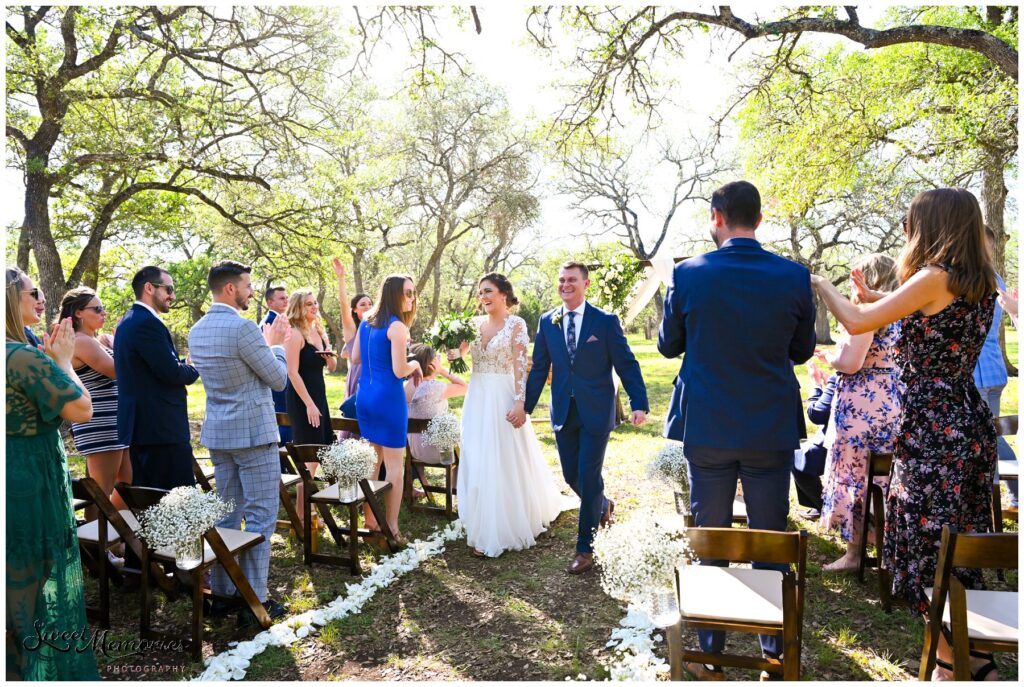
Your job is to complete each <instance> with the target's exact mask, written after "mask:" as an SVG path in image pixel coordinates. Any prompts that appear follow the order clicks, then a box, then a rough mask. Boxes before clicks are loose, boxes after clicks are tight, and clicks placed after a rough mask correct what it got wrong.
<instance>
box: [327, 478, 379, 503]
mask: <svg viewBox="0 0 1024 687" xmlns="http://www.w3.org/2000/svg"><path fill="white" fill-rule="evenodd" d="M387 484H388V483H387V482H382V481H377V480H370V488H371V489H373V493H375V494H376V493H377V492H378V491H380V490H381V489H383V488H384V487H386V486H387ZM357 493H358V494H359V496H358V498H356V499H355V500H352V501H341V500H340V498H341V494H340V490H339V489H338V485H337V484H332V485H331V486H329V487H327V488H325V489H321V490H320V491H318V492H317V493H315V494H313V496H311V497H310V501H330V502H332V503H341V504H348V503H360V502H362V501H365V500H366V497H364V496H363V491H362V489H359V490H358V492H357Z"/></svg>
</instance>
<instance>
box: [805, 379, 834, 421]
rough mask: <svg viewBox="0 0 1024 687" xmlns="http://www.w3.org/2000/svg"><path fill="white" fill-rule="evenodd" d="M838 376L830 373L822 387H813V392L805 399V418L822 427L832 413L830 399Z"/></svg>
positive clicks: (832, 396)
mask: <svg viewBox="0 0 1024 687" xmlns="http://www.w3.org/2000/svg"><path fill="white" fill-rule="evenodd" d="M838 381H839V377H837V376H836V375H832V376H831V377H829V378H828V381H827V382H825V388H824V389H815V390H814V393H813V394H812V395H811V397H810V398H809V399H808V400H807V419H808V420H810V421H811V422H813V423H814V424H816V425H821V426H822V427H827V426H828V418H829V415H831V413H832V399H833V398H834V397H835V393H836V383H837V382H838Z"/></svg>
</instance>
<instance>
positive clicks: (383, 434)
mask: <svg viewBox="0 0 1024 687" xmlns="http://www.w3.org/2000/svg"><path fill="white" fill-rule="evenodd" d="M414 319H416V287H415V285H414V284H413V281H412V278H411V277H408V276H406V275H402V274H392V275H390V276H388V277H387V278H386V279H385V280H384V283H383V284H381V287H380V295H379V296H378V297H377V304H376V306H374V309H373V310H371V311H370V312H368V313H367V315H366V319H365V320H364V321H363V322H362V323H361V324H360V325H359V334H358V336H357V337H356V343H355V346H354V347H353V348H352V360H353V361H354V362H355V363H356V364H357V365H358V364H362V365H363V370H364V371H365V376H364V377H363V378H361V379H360V382H359V392H358V395H357V397H356V418H357V419H358V420H359V432H360V433H361V434H362V435H363V438H364V439H366V440H367V441H369V442H370V443H371V444H373V445H374V448H375V449H376V451H377V467H376V468H374V472H376V471H377V470H378V469H379V468H380V465H381V463H383V465H384V468H385V470H387V481H388V482H389V483H390V484H391V489H390V490H389V491H388V492H387V496H386V500H385V508H386V510H387V519H388V527H389V528H390V529H391V532H392V533H393V534H394V536H395V538H396V540H397V541H398V543H399V544H401V545H404V544H405V543H406V540H405V537H403V536H402V534H401V532H399V529H398V511H399V508H400V507H401V505H402V487H403V475H404V472H405V443H406V431H407V430H408V425H409V410H408V408H407V407H406V404H405V390H404V389H403V386H402V380H403V379H404V378H406V377H412V379H413V381H415V382H418V381H419V380H420V379H421V378H422V376H423V372H422V369H421V368H420V365H419V363H417V362H416V361H415V360H413V361H407V360H406V354H405V351H406V346H407V344H408V342H409V327H410V326H412V323H413V320H414ZM376 526H377V523H375V522H374V521H373V519H372V517H371V516H367V527H368V528H370V529H373V528H374V527H376Z"/></svg>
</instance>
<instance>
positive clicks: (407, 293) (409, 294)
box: [405, 291, 416, 298]
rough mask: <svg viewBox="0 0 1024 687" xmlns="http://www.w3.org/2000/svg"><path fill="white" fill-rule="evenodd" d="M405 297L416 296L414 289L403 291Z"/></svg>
mask: <svg viewBox="0 0 1024 687" xmlns="http://www.w3.org/2000/svg"><path fill="white" fill-rule="evenodd" d="M405 297H406V298H416V292H415V291H406V292H405Z"/></svg>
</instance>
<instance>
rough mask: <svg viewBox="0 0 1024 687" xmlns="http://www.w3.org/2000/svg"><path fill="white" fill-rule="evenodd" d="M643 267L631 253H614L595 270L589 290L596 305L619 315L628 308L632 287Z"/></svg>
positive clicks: (641, 273)
mask: <svg viewBox="0 0 1024 687" xmlns="http://www.w3.org/2000/svg"><path fill="white" fill-rule="evenodd" d="M643 271H644V268H643V267H642V266H641V265H640V261H639V260H637V259H636V258H634V257H632V256H631V255H622V254H620V255H615V256H612V257H611V258H609V259H608V260H606V261H605V262H604V264H603V265H601V267H599V268H597V269H596V270H595V273H596V274H595V277H594V280H593V286H592V287H591V290H592V291H593V292H594V295H595V301H596V303H597V305H599V306H601V307H602V308H604V309H605V310H608V311H610V312H613V313H615V314H616V315H618V316H619V317H622V316H624V315H625V314H626V310H628V309H629V302H630V296H631V295H632V293H633V288H634V287H635V286H636V284H637V282H638V281H640V277H641V275H643Z"/></svg>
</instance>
